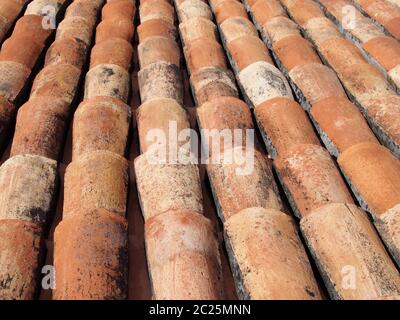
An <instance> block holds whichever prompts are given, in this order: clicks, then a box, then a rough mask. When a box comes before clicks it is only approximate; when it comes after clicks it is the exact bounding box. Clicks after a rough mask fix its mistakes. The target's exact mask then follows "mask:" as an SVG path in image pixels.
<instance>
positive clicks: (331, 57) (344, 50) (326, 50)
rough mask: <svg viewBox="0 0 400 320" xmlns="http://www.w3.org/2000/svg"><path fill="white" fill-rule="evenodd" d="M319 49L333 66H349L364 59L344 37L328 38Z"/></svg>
mask: <svg viewBox="0 0 400 320" xmlns="http://www.w3.org/2000/svg"><path fill="white" fill-rule="evenodd" d="M319 49H320V50H321V53H322V54H323V55H324V57H326V60H327V61H329V63H330V64H331V65H332V66H333V67H334V68H335V67H336V66H341V67H349V66H353V65H356V64H359V63H362V62H363V61H365V60H364V58H363V56H362V54H361V52H360V50H359V49H358V48H357V47H356V46H355V45H354V44H353V43H352V42H350V41H349V40H347V39H344V38H331V39H328V40H326V41H324V42H323V43H322V44H321V46H320V48H319Z"/></svg>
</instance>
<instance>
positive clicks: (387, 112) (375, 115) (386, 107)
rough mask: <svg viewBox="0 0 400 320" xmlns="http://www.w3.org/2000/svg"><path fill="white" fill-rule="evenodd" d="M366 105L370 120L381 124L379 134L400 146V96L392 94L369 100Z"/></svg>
mask: <svg viewBox="0 0 400 320" xmlns="http://www.w3.org/2000/svg"><path fill="white" fill-rule="evenodd" d="M364 105H365V108H366V113H367V118H368V120H370V121H371V122H372V123H374V125H375V126H377V125H379V129H380V131H381V133H378V136H380V138H381V139H383V140H389V141H390V143H393V144H395V145H397V146H400V121H399V120H400V97H399V96H397V95H395V94H392V95H388V96H385V97H380V98H375V99H371V100H367V101H365V103H364ZM385 137H387V138H385ZM389 141H386V142H389Z"/></svg>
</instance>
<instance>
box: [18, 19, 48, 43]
mask: <svg viewBox="0 0 400 320" xmlns="http://www.w3.org/2000/svg"><path fill="white" fill-rule="evenodd" d="M42 21H43V17H41V16H35V15H25V16H23V17H21V18H20V19H18V21H17V23H16V24H15V27H14V31H13V37H18V36H26V37H30V38H31V39H32V40H33V41H36V42H37V43H38V44H39V45H42V44H44V43H45V42H46V40H47V39H48V37H49V36H50V34H51V32H52V30H51V29H45V28H43V25H42Z"/></svg>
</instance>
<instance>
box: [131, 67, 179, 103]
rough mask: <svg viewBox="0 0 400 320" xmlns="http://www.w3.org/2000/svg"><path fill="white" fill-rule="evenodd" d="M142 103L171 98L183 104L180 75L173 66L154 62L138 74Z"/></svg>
mask: <svg viewBox="0 0 400 320" xmlns="http://www.w3.org/2000/svg"><path fill="white" fill-rule="evenodd" d="M138 79H139V91H140V98H141V100H142V103H144V102H146V101H148V100H151V99H158V98H171V99H175V100H176V101H178V102H179V103H182V102H183V87H182V80H181V73H180V70H179V69H178V67H177V66H176V65H174V64H168V63H165V62H155V63H152V64H150V65H148V66H147V67H145V68H143V69H142V70H140V71H139V73H138Z"/></svg>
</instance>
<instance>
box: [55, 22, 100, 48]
mask: <svg viewBox="0 0 400 320" xmlns="http://www.w3.org/2000/svg"><path fill="white" fill-rule="evenodd" d="M92 33H93V32H92V29H91V28H90V25H89V24H88V22H87V20H86V19H84V18H81V17H71V18H67V19H64V20H63V21H62V22H61V23H60V24H59V26H58V28H57V34H56V39H59V38H64V37H65V38H66V37H72V38H76V39H78V40H80V41H82V42H84V43H85V44H86V45H89V44H90V42H91V39H92Z"/></svg>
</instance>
